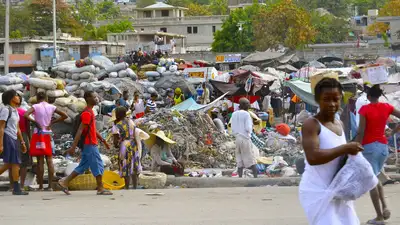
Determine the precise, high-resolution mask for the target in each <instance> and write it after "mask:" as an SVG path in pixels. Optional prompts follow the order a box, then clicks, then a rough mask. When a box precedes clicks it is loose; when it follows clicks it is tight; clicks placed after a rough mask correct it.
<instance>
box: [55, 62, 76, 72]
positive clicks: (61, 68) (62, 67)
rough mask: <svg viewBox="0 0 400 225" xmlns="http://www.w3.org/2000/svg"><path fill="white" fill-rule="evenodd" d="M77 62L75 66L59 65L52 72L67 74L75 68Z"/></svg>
mask: <svg viewBox="0 0 400 225" xmlns="http://www.w3.org/2000/svg"><path fill="white" fill-rule="evenodd" d="M75 67H76V66H75V62H74V64H65V65H60V64H59V65H57V66H56V67H54V68H52V69H51V70H52V71H53V72H55V71H60V72H64V73H67V72H68V71H69V70H70V69H72V68H75Z"/></svg>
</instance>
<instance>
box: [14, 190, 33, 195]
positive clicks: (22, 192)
mask: <svg viewBox="0 0 400 225" xmlns="http://www.w3.org/2000/svg"><path fill="white" fill-rule="evenodd" d="M12 194H13V195H29V192H26V191H17V192H14V191H13V193H12Z"/></svg>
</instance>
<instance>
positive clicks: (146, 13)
mask: <svg viewBox="0 0 400 225" xmlns="http://www.w3.org/2000/svg"><path fill="white" fill-rule="evenodd" d="M186 11H187V9H186V8H182V7H175V6H171V5H167V4H165V3H161V2H159V3H156V4H154V5H150V6H147V7H145V8H136V9H134V10H133V19H131V21H132V24H133V27H134V28H135V30H136V31H137V32H138V33H144V34H148V33H151V32H163V33H169V34H178V35H183V36H185V37H186V38H185V43H184V44H183V45H184V46H185V49H186V51H188V52H191V51H207V50H210V49H211V44H212V42H213V39H214V33H215V32H216V31H217V30H220V29H221V26H222V23H223V20H224V19H225V18H227V16H190V17H188V16H185V12H186ZM110 22H111V21H99V23H98V24H97V25H105V24H108V23H110ZM127 45H128V44H127Z"/></svg>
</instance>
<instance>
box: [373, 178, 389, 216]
mask: <svg viewBox="0 0 400 225" xmlns="http://www.w3.org/2000/svg"><path fill="white" fill-rule="evenodd" d="M376 188H377V189H378V192H379V200H380V201H381V204H382V215H383V219H385V220H388V219H389V218H390V214H391V212H390V210H389V208H388V206H387V203H386V199H385V193H384V192H383V186H382V183H381V182H379V183H378V185H377V186H376Z"/></svg>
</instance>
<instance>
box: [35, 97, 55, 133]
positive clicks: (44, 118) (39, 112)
mask: <svg viewBox="0 0 400 225" xmlns="http://www.w3.org/2000/svg"><path fill="white" fill-rule="evenodd" d="M32 107H33V109H34V112H33V116H34V117H35V121H36V122H37V123H38V124H39V125H40V126H41V127H42V131H43V132H51V130H46V129H45V128H46V127H47V126H49V125H50V123H51V118H52V117H53V114H54V112H55V111H56V107H55V106H54V105H51V104H49V103H47V102H41V103H38V104H35V105H33V106H32ZM35 132H37V131H36V129H35Z"/></svg>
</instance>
